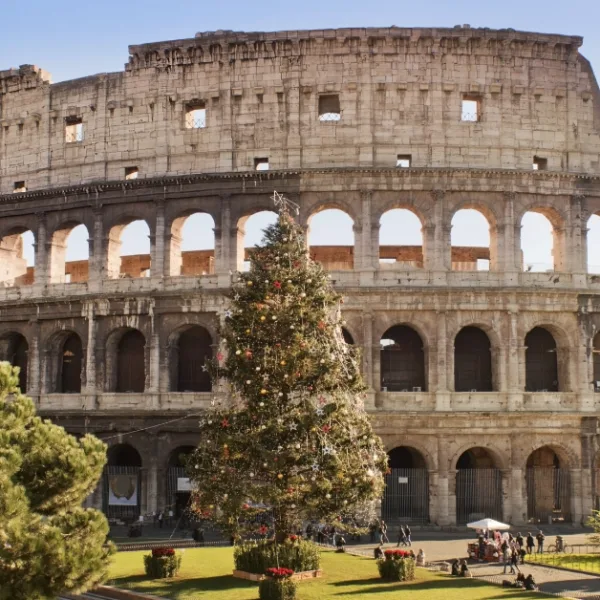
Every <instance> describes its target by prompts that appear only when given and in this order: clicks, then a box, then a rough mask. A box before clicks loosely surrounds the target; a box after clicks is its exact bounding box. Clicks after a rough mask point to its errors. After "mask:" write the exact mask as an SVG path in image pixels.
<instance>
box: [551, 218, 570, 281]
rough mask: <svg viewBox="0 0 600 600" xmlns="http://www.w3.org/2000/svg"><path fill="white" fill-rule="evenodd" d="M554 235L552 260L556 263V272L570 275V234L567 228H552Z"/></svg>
mask: <svg viewBox="0 0 600 600" xmlns="http://www.w3.org/2000/svg"><path fill="white" fill-rule="evenodd" d="M552 234H553V246H552V259H553V262H554V271H556V272H558V273H570V272H571V265H570V260H569V256H568V255H567V252H568V251H569V249H568V245H569V238H570V237H571V236H570V232H569V231H568V229H567V226H566V225H565V226H563V227H556V226H554V227H553V228H552Z"/></svg>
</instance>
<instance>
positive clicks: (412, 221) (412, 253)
mask: <svg viewBox="0 0 600 600" xmlns="http://www.w3.org/2000/svg"><path fill="white" fill-rule="evenodd" d="M379 224H380V225H379V265H380V267H384V268H385V267H386V266H387V265H393V266H394V267H395V268H402V269H422V268H423V261H424V250H423V232H422V228H423V224H422V223H421V219H419V217H417V215H416V214H415V213H414V212H413V211H412V210H408V209H407V208H393V209H392V210H388V211H386V212H385V213H383V214H382V215H381V219H380V221H379Z"/></svg>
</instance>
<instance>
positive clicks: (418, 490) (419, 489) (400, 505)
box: [381, 446, 429, 523]
mask: <svg viewBox="0 0 600 600" xmlns="http://www.w3.org/2000/svg"><path fill="white" fill-rule="evenodd" d="M388 466H389V472H388V473H387V474H386V476H385V493H384V496H383V501H382V504H381V515H382V518H383V519H384V520H385V521H400V522H402V523H428V522H429V472H428V470H427V464H426V462H425V459H424V458H423V455H422V454H421V453H420V452H419V451H418V450H415V449H414V448H410V447H408V446H398V447H397V448H394V449H393V450H391V451H390V452H389V453H388Z"/></svg>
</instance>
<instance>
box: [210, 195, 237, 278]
mask: <svg viewBox="0 0 600 600" xmlns="http://www.w3.org/2000/svg"><path fill="white" fill-rule="evenodd" d="M231 232H232V225H231V195H230V194H225V195H223V196H221V221H220V223H219V224H217V225H216V227H215V273H216V274H217V276H218V281H219V287H229V286H230V285H231V275H230V274H229V273H230V271H236V270H237V263H236V257H235V253H234V248H233V247H232V236H231ZM236 236H237V232H236Z"/></svg>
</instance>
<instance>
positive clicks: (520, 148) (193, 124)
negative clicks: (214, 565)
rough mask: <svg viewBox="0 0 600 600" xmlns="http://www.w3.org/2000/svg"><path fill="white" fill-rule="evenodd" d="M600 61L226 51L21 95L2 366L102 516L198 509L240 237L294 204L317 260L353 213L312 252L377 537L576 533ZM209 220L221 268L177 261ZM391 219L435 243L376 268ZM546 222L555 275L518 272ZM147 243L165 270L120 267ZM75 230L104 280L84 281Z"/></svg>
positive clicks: (586, 437) (139, 57)
mask: <svg viewBox="0 0 600 600" xmlns="http://www.w3.org/2000/svg"><path fill="white" fill-rule="evenodd" d="M581 44H582V39H581V38H579V37H576V36H563V35H546V34H537V33H523V32H517V31H514V30H499V31H496V30H490V29H472V28H470V27H468V26H464V27H456V28H453V29H402V28H395V27H393V28H386V29H339V30H324V31H321V30H319V31H283V32H277V33H237V32H236V33H234V32H228V31H225V32H213V33H201V34H197V35H196V36H195V37H194V38H191V39H184V40H176V41H169V42H160V43H152V44H145V45H139V46H132V47H130V49H129V53H130V56H129V62H128V63H127V64H126V66H125V70H124V71H123V72H118V73H104V74H99V75H93V76H90V77H86V78H83V79H78V80H73V81H65V82H61V83H56V84H52V83H50V76H49V74H48V73H46V72H45V71H43V70H41V69H39V68H37V67H34V66H31V65H23V66H21V67H19V68H18V69H9V70H5V71H0V144H1V145H0V193H1V196H0V238H1V243H0V251H1V255H2V261H1V262H0V278H1V280H2V287H1V288H0V315H1V319H0V342H1V343H0V353H1V358H4V359H7V360H10V361H12V362H13V363H14V364H17V365H19V366H20V367H21V383H22V387H23V388H24V389H26V391H27V393H28V394H29V395H30V396H32V397H33V398H34V399H35V401H36V403H37V405H38V407H39V410H40V411H41V413H42V414H44V415H46V416H48V417H50V418H52V419H53V420H54V421H55V422H57V423H60V424H61V425H64V426H65V427H66V428H67V429H68V430H69V431H71V432H73V433H76V434H83V433H84V432H93V433H96V434H97V435H99V436H100V437H102V438H103V439H105V440H106V441H107V443H108V444H109V457H108V467H107V468H106V472H105V476H104V477H103V482H102V485H101V486H100V487H99V488H98V490H97V492H96V493H95V494H94V495H93V496H92V497H91V498H90V499H89V503H90V504H91V505H95V506H99V507H102V508H103V509H104V510H105V511H106V512H107V514H108V515H109V516H111V517H119V518H136V517H137V515H138V514H140V513H141V514H148V513H151V512H152V511H155V510H160V509H164V508H167V509H168V507H171V510H173V511H174V512H175V513H176V514H178V513H179V512H181V510H182V509H183V507H184V506H185V505H186V503H187V501H188V498H189V492H188V491H187V480H186V479H185V474H184V473H183V470H182V468H181V457H182V455H184V454H185V453H186V452H188V451H189V449H190V447H191V446H193V445H194V444H195V443H196V442H197V438H196V433H195V430H196V426H197V420H198V414H199V413H200V412H201V411H202V409H203V408H205V407H206V406H207V405H208V404H209V403H210V402H211V400H212V399H213V398H214V397H215V396H220V395H221V396H222V395H223V394H224V392H223V391H220V390H218V389H214V390H213V389H211V382H210V381H209V380H208V378H207V376H206V374H205V373H204V372H203V371H202V370H201V368H200V366H201V365H202V364H203V362H204V359H205V357H206V356H208V355H210V354H211V353H212V352H213V349H214V347H215V345H216V344H218V337H217V333H216V324H217V322H218V320H219V315H220V314H221V313H222V312H223V311H224V310H225V309H226V302H225V298H224V293H225V292H226V291H227V289H228V287H229V285H230V283H231V277H232V272H233V271H235V270H236V269H240V268H244V264H245V259H246V258H247V254H248V252H249V250H248V248H247V244H245V227H246V226H247V225H249V222H250V219H251V218H252V215H254V214H255V213H258V212H260V211H265V210H273V205H272V201H271V199H270V197H271V195H272V193H273V190H277V191H278V192H281V193H284V194H285V195H287V197H288V198H289V199H291V200H293V201H294V202H296V203H297V204H298V205H299V207H300V209H299V216H298V219H299V221H300V223H301V225H302V226H303V227H305V228H306V230H307V233H308V234H309V237H308V239H309V241H310V240H311V239H312V238H311V236H312V237H314V234H315V228H316V227H317V223H318V219H319V218H320V216H321V213H322V212H323V211H327V210H329V211H331V210H332V209H335V210H336V211H338V215H339V214H341V213H340V212H339V211H343V212H344V213H346V219H347V221H344V222H343V223H342V221H339V223H340V225H339V226H340V227H342V225H343V226H344V227H346V226H347V227H348V228H349V235H350V236H351V237H352V239H353V244H347V245H337V246H333V245H329V246H328V245H325V244H324V242H327V240H328V237H329V236H331V237H333V234H334V233H335V231H334V230H335V229H337V227H338V225H337V224H334V225H331V224H330V225H329V226H328V227H329V230H327V229H325V230H322V231H321V233H320V242H319V244H320V245H318V244H317V243H311V244H310V248H309V251H310V253H311V255H312V256H313V257H314V258H315V259H316V260H319V261H321V262H322V263H323V264H324V265H325V267H326V268H327V269H329V270H330V272H331V277H332V281H333V283H334V285H335V286H336V288H337V289H338V290H339V291H340V292H341V293H342V294H343V295H344V297H345V304H344V311H345V319H346V321H347V331H346V332H345V336H346V339H347V341H348V343H354V344H357V345H358V346H360V347H361V348H362V350H363V370H364V376H365V379H366V381H367V383H368V385H369V387H370V391H369V393H368V397H367V405H368V409H369V411H370V413H371V415H372V418H373V421H374V423H375V426H376V429H377V431H378V432H379V434H380V435H381V436H382V438H383V439H384V441H385V443H386V445H387V448H388V449H389V451H390V460H391V466H392V473H391V475H389V476H388V487H387V491H386V496H385V498H384V500H383V503H382V513H383V515H384V516H385V517H387V518H388V519H401V520H403V521H410V522H413V523H431V524H437V525H451V524H454V523H459V524H460V523H465V522H466V521H468V520H470V519H472V518H476V517H478V516H491V517H496V518H499V519H503V520H505V521H510V522H513V523H523V522H527V521H534V522H538V523H539V522H543V523H548V521H549V520H554V521H565V522H573V523H578V522H580V521H581V520H582V518H584V517H585V516H586V515H587V514H588V513H589V511H590V510H591V509H592V508H593V507H595V506H596V504H597V503H598V496H599V494H598V490H599V489H600V486H597V480H598V473H599V471H598V456H599V450H598V408H599V406H600V395H599V394H596V393H595V392H596V391H599V390H600V334H597V333H596V332H597V330H598V328H599V327H600V276H597V275H593V274H590V273H589V272H588V271H589V269H588V262H592V263H593V257H592V258H591V259H589V258H588V250H587V247H588V226H589V221H590V219H593V218H597V217H594V215H595V214H596V213H599V214H600V166H599V165H600V162H599V161H600V90H599V89H598V85H597V83H596V80H595V78H594V75H593V72H592V69H591V66H590V64H589V62H588V61H587V60H586V59H585V58H584V57H583V56H582V55H581V54H580V53H579V51H578V49H579V47H580V46H581ZM463 210H471V211H473V210H476V211H479V213H480V214H481V215H483V217H485V219H486V220H487V226H486V227H489V239H490V242H489V246H488V247H470V246H468V245H467V244H465V243H463V244H462V245H456V244H453V243H452V242H453V241H452V234H451V228H452V225H453V224H454V218H455V217H456V215H457V214H458V212H459V211H463ZM197 213H200V214H201V216H203V217H204V218H208V219H209V220H210V219H211V227H209V228H208V229H207V233H206V234H202V235H201V234H196V235H195V237H197V238H198V240H200V241H202V240H201V238H203V237H206V238H208V237H211V236H214V245H212V249H210V248H208V249H207V248H206V247H202V246H201V247H200V249H194V250H186V249H185V248H184V246H183V245H182V236H183V231H184V228H185V223H186V220H187V219H188V217H189V218H191V217H192V216H195V215H196V214H197ZM391 213H396V214H402V215H405V216H406V220H405V221H406V222H408V220H409V218H412V219H418V223H419V225H418V231H417V234H418V235H419V236H420V239H421V240H422V241H421V242H420V243H418V244H415V243H412V242H411V243H408V242H407V241H406V239H402V236H401V235H398V236H397V237H396V239H395V240H394V244H389V243H388V244H383V243H380V225H381V226H382V227H383V223H384V220H385V218H386V216H387V215H388V214H391ZM530 213H537V214H538V215H542V216H543V217H545V218H546V219H547V220H548V221H549V224H550V225H549V230H550V226H551V230H552V239H553V257H552V264H550V265H549V266H547V268H544V269H535V268H532V265H525V264H524V260H523V255H522V252H521V243H522V239H521V238H522V223H523V219H524V216H526V215H528V214H530ZM313 217H314V220H312V218H313ZM402 218H403V219H404V217H402ZM134 221H144V222H145V224H146V226H147V228H148V232H149V234H148V235H146V236H144V238H145V239H143V240H141V239H140V240H138V242H139V243H140V244H146V245H147V247H149V251H148V252H141V253H137V254H135V252H134V253H133V254H132V253H131V252H129V253H127V252H122V249H121V241H122V237H123V235H124V233H125V231H126V229H127V227H128V226H129V225H130V224H131V223H132V222H134ZM350 221H351V223H350ZM402 222H404V221H402ZM321 223H323V221H321ZM336 223H337V222H336ZM346 223H350V224H349V225H347V224H346ZM310 225H312V226H313V227H312V228H311V229H309V227H310ZM81 226H85V228H86V229H87V235H86V236H85V237H87V238H88V240H87V242H85V246H86V247H88V248H89V259H88V258H85V259H81V260H77V261H73V260H68V258H69V254H68V251H67V250H68V245H69V239H70V238H69V236H70V233H71V231H72V230H74V229H75V228H76V227H80V228H81ZM321 227H323V226H321ZM212 228H214V232H213V231H212V230H211V229H212ZM392 233H393V231H392ZM28 235H29V236H30V238H29V239H30V240H31V239H32V240H34V242H33V249H34V250H33V252H32V254H34V260H29V261H28V260H27V256H26V250H25V246H26V242H27V239H28V238H27V236H28ZM211 240H212V237H211ZM148 241H149V244H148ZM192 241H193V240H192ZM317 241H318V240H317ZM467 241H468V240H467ZM211 243H212V241H211ZM530 243H532V244H533V245H534V246H535V244H536V243H537V242H536V240H535V239H534V240H533V241H530ZM250 251H251V250H250ZM597 262H598V263H600V257H598V260H597Z"/></svg>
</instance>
